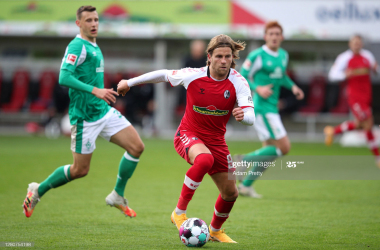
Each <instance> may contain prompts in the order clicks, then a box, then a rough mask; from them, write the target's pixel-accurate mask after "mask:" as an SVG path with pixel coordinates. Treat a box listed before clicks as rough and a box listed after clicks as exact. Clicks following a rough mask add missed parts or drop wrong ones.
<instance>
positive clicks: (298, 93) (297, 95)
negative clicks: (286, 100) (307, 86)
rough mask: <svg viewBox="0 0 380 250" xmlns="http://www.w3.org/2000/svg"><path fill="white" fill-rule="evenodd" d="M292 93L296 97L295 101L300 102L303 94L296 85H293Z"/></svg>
mask: <svg viewBox="0 0 380 250" xmlns="http://www.w3.org/2000/svg"><path fill="white" fill-rule="evenodd" d="M292 92H293V94H294V95H295V96H296V99H297V100H302V99H303V98H304V97H305V94H304V93H303V91H302V89H300V88H299V87H297V86H296V85H293V87H292Z"/></svg>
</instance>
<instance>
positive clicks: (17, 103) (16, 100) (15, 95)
mask: <svg viewBox="0 0 380 250" xmlns="http://www.w3.org/2000/svg"><path fill="white" fill-rule="evenodd" d="M28 93H29V73H28V72H27V71H25V70H18V71H16V72H15V73H14V75H13V80H12V94H11V98H10V102H9V103H5V104H3V105H2V106H1V111H2V112H18V111H20V110H21V108H22V107H23V105H24V104H25V102H26V100H27V98H28Z"/></svg>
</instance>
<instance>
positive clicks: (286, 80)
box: [282, 52, 295, 89]
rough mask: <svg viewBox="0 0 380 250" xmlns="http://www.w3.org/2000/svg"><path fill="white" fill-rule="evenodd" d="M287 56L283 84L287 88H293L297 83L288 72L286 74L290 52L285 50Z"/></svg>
mask: <svg viewBox="0 0 380 250" xmlns="http://www.w3.org/2000/svg"><path fill="white" fill-rule="evenodd" d="M285 57H286V67H285V74H284V77H283V81H282V86H283V87H285V88H287V89H292V87H293V85H294V84H295V83H294V82H293V80H292V79H290V77H289V76H288V74H286V68H287V67H288V62H289V54H288V53H287V52H285Z"/></svg>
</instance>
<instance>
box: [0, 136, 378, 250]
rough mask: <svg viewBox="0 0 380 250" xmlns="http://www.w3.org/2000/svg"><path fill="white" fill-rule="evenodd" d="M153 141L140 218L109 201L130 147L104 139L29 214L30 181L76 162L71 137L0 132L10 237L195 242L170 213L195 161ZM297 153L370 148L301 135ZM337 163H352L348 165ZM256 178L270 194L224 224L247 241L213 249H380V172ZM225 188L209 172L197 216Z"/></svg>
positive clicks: (130, 191) (69, 242)
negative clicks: (84, 169)
mask: <svg viewBox="0 0 380 250" xmlns="http://www.w3.org/2000/svg"><path fill="white" fill-rule="evenodd" d="M144 142H145V146H146V150H145V152H144V154H143V156H142V158H141V160H140V163H139V165H138V167H137V169H136V171H135V174H134V176H133V177H132V179H131V180H130V181H129V182H128V184H127V188H126V197H127V198H128V200H129V202H130V206H131V207H132V208H133V209H134V210H135V211H136V212H137V217H136V218H133V219H130V218H126V217H124V216H123V215H122V214H121V213H120V212H119V211H118V210H117V209H115V208H110V207H107V206H106V205H105V201H104V199H105V197H106V196H107V195H108V194H109V193H110V192H111V190H112V189H113V187H114V185H115V181H116V174H117V169H118V164H119V160H120V158H121V156H122V154H123V150H122V149H120V148H118V147H117V146H115V145H112V144H110V143H107V142H106V141H105V140H103V139H99V140H98V141H97V149H96V150H95V152H94V155H93V159H92V164H91V169H90V172H89V174H88V176H86V177H85V178H82V179H79V180H75V181H73V182H71V183H68V184H67V185H65V186H62V187H60V188H57V189H53V190H50V191H49V192H48V193H46V195H45V196H44V197H43V198H42V199H41V202H40V203H39V204H38V205H37V207H36V209H35V211H34V214H33V216H32V217H31V218H26V217H25V216H24V215H23V214H22V207H21V205H22V202H23V199H24V198H25V195H26V188H27V184H28V183H30V182H33V181H36V182H41V181H43V180H44V179H45V178H46V177H47V176H48V175H50V174H51V173H52V172H53V171H54V170H55V169H56V168H57V167H59V166H62V165H66V164H70V163H72V155H71V151H70V139H69V138H59V139H57V140H49V139H46V138H41V137H0V200H1V202H0V242H34V247H35V248H36V249H185V246H184V245H183V244H182V243H181V241H180V240H179V237H178V232H177V229H176V228H175V226H174V225H172V224H171V222H170V214H171V212H172V211H173V209H174V207H175V205H176V203H177V200H178V197H179V194H180V189H181V187H182V183H183V179H184V174H185V172H186V170H187V169H188V167H189V165H188V164H187V163H186V162H185V161H184V160H183V159H182V158H180V157H179V156H178V155H177V154H176V152H175V150H174V147H173V143H172V141H165V140H155V139H145V140H144ZM228 145H229V148H230V151H231V153H232V154H235V153H246V152H249V151H252V150H254V149H257V148H258V147H260V144H259V143H252V142H229V143H228ZM291 155H370V152H369V150H368V149H366V148H359V149H357V148H355V149H348V148H341V147H340V146H339V145H333V146H332V147H331V148H325V147H324V145H322V144H303V143H293V145H292V150H291ZM336 167H337V168H340V169H342V171H344V166H340V165H339V164H337V166H336ZM361 167H362V166H358V169H359V170H360V168H361ZM372 167H373V168H376V166H375V164H374V165H373V166H372ZM379 174H380V170H379ZM255 187H256V190H257V191H258V193H260V194H263V195H264V198H263V199H261V200H257V199H251V198H245V197H239V198H238V200H237V202H236V203H235V206H234V209H233V210H232V213H231V215H230V218H229V219H228V220H227V222H226V223H225V224H224V228H226V232H227V233H228V234H229V235H230V236H231V238H232V239H234V240H236V241H237V242H239V243H238V244H221V243H212V242H209V243H207V244H206V245H205V246H204V248H205V249H379V248H380V213H379V209H380V199H379V198H380V181H364V180H362V181H316V180H313V181H306V180H305V181H284V180H282V181H275V180H262V181H258V182H257V183H256V186H255ZM217 195H218V191H217V189H216V186H215V185H214V183H213V182H212V180H211V178H210V177H209V176H206V177H205V178H204V181H203V182H202V185H201V186H200V187H199V188H198V190H197V191H196V193H195V195H194V198H193V200H192V202H191V203H190V205H189V207H188V216H189V217H199V218H201V219H203V220H205V221H206V222H207V223H210V221H211V218H212V213H213V208H214V203H215V200H216V198H217Z"/></svg>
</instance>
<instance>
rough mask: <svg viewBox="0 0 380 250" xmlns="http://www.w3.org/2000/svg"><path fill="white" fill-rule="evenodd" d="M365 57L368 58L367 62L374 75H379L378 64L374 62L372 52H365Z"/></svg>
mask: <svg viewBox="0 0 380 250" xmlns="http://www.w3.org/2000/svg"><path fill="white" fill-rule="evenodd" d="M365 56H366V57H367V58H368V60H369V64H370V66H371V71H372V72H373V73H375V74H378V73H379V65H378V63H377V62H376V58H375V56H374V55H373V54H372V52H370V51H369V50H365Z"/></svg>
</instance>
